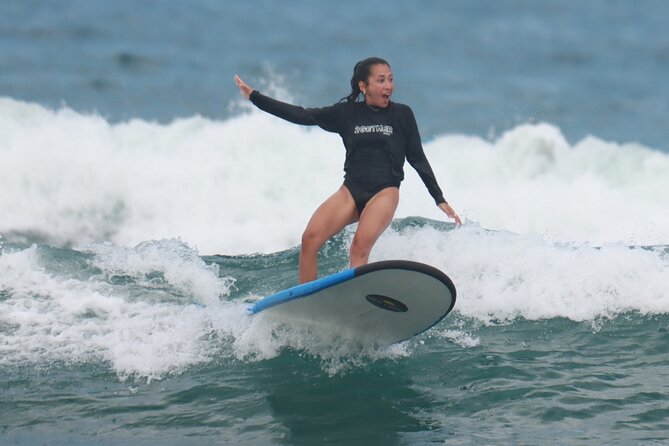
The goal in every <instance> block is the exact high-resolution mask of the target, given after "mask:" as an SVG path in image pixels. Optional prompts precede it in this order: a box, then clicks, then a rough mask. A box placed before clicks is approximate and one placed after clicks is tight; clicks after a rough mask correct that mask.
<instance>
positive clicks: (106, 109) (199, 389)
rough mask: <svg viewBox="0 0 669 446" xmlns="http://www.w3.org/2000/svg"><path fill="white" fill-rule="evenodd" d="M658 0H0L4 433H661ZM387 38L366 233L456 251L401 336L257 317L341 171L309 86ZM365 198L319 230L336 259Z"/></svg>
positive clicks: (603, 440) (666, 89) (35, 439)
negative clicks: (393, 137) (444, 302)
mask: <svg viewBox="0 0 669 446" xmlns="http://www.w3.org/2000/svg"><path fill="white" fill-rule="evenodd" d="M666 23H669V4H667V3H666V2H663V1H652V0H648V1H643V2H631V1H589V2H576V1H542V2H532V1H520V0H518V1H503V2H502V1H492V0H491V1H480V0H479V1H448V2H442V1H422V2H413V3H406V4H393V3H388V2H380V1H366V2H339V3H336V2H325V1H312V2H306V1H295V2H269V1H256V2H234V1H232V2H214V1H206V0H198V1H192V2H176V1H163V2H158V1H148V2H131V1H127V0H121V1H116V2H103V1H68V2H51V1H4V2H2V3H0V444H2V445H5V444H6V445H34V444H74V445H87V444H93V443H95V444H100V445H117V444H137V445H148V444H158V443H159V444H169V445H171V444H174V445H190V444H193V445H195V444H198V445H199V444H204V443H209V444H241V445H268V444H272V445H273V444H277V445H279V444H286V445H314V444H346V445H376V444H378V445H423V444H447V445H479V444H504V445H507V444H523V445H543V444H564V445H573V444H578V445H637V444H649V445H653V444H657V445H660V444H667V442H669V384H668V383H669V176H668V175H667V172H669V124H668V121H667V119H666V116H668V115H669V84H668V83H667V82H666V79H667V78H668V77H669V32H668V31H667V29H666V28H667V27H666ZM369 55H379V56H382V57H385V58H387V59H388V60H389V61H390V62H391V64H392V67H393V71H394V74H395V79H396V91H395V99H396V100H397V101H398V102H404V103H407V104H409V105H411V106H412V108H413V109H414V112H415V114H416V116H417V120H418V124H419V128H420V130H421V133H422V136H423V143H424V148H425V151H426V153H427V156H428V158H429V159H430V162H431V164H432V166H433V169H434V170H435V173H436V174H437V177H438V179H439V182H440V184H441V186H442V189H444V192H445V195H446V197H447V199H448V200H449V202H451V203H452V205H453V206H454V207H455V208H456V209H457V210H458V211H459V213H460V214H461V215H462V216H463V217H465V218H466V223H465V225H463V226H462V227H457V228H456V227H454V225H453V224H452V223H450V222H448V221H445V220H444V219H443V218H442V215H443V214H441V213H440V211H439V210H438V209H436V208H435V207H434V203H433V202H432V200H431V198H430V197H429V195H428V193H427V191H426V190H425V187H424V186H423V185H422V183H421V182H420V180H419V178H418V176H417V175H416V174H415V172H413V171H412V170H411V168H410V167H409V166H407V168H406V180H405V181H404V183H403V184H402V190H401V201H400V205H399V208H398V211H397V213H396V219H395V220H394V222H393V224H392V225H391V227H390V228H389V229H388V230H387V231H386V232H385V233H384V234H383V236H382V237H381V239H380V240H379V241H378V243H377V245H376V246H375V249H374V251H373V252H372V258H371V260H384V259H398V258H399V259H407V260H416V261H421V262H425V263H428V264H431V265H434V266H436V267H438V268H440V269H442V270H443V271H445V272H446V273H447V274H448V275H449V276H450V277H451V279H452V280H453V281H454V283H455V285H456V287H457V289H458V301H457V303H456V306H455V309H454V310H453V312H452V313H451V314H450V315H449V316H448V317H446V318H445V319H444V320H443V321H442V322H441V323H440V324H438V325H437V326H435V327H434V328H432V329H431V330H429V331H428V332H426V333H423V334H421V335H419V336H417V337H415V338H413V339H411V340H409V341H406V342H404V343H401V344H397V345H393V346H390V347H379V346H373V345H361V344H360V343H353V342H351V341H344V340H338V339H334V340H333V339H329V338H324V337H321V336H317V335H315V334H314V333H308V332H304V331H302V330H300V329H299V327H285V326H281V325H280V324H277V323H276V322H273V321H270V320H265V319H263V318H260V317H256V318H250V317H248V316H247V315H246V313H245V310H246V307H247V306H248V304H249V303H250V302H253V301H255V300H256V299H258V298H261V297H262V296H265V295H268V294H271V293H274V292H277V291H279V290H281V289H284V288H287V287H289V286H292V285H295V284H296V283H297V262H298V253H299V243H300V236H301V232H302V230H303V228H304V226H305V224H306V222H307V221H308V219H309V217H310V215H311V213H312V212H313V210H314V209H315V208H316V207H317V206H318V204H319V203H320V202H322V201H323V199H324V198H326V197H327V196H328V195H329V194H331V193H332V192H333V191H334V190H336V188H337V187H338V186H339V184H340V183H341V180H342V165H343V159H344V151H343V148H342V145H341V141H340V140H339V138H338V137H337V136H336V135H332V134H327V133H325V132H323V131H320V130H318V129H313V128H304V127H298V126H294V125H291V124H288V123H286V122H283V121H281V120H279V119H277V118H274V117H272V116H269V115H266V114H263V113H261V112H259V111H257V110H254V109H253V108H252V107H250V106H249V104H248V103H246V102H244V101H241V100H240V97H239V93H238V91H237V89H236V87H235V86H234V83H233V82H232V77H233V75H234V74H240V75H241V76H242V77H244V78H245V79H246V80H247V81H248V82H249V83H250V84H251V85H253V86H256V87H257V88H259V89H261V90H262V91H265V92H267V93H270V94H272V95H275V96H277V97H279V98H283V99H286V100H290V101H293V102H296V103H300V104H303V105H306V106H318V105H325V104H331V103H334V102H336V101H337V100H339V98H341V97H343V96H345V95H346V94H347V91H346V86H347V84H348V79H349V78H350V73H351V70H352V67H353V65H354V63H355V62H356V61H357V60H359V59H361V58H364V57H367V56H369ZM354 231H355V226H353V227H349V228H347V229H346V230H345V231H343V232H342V233H341V234H338V235H337V236H335V237H334V238H333V239H332V240H330V241H329V242H328V243H327V244H326V245H325V246H324V248H323V250H322V251H321V253H320V265H321V271H320V272H321V274H328V273H334V272H337V271H340V270H342V269H345V268H347V265H348V247H349V245H350V242H351V239H352V236H353V233H354Z"/></svg>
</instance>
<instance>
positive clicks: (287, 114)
mask: <svg viewBox="0 0 669 446" xmlns="http://www.w3.org/2000/svg"><path fill="white" fill-rule="evenodd" d="M234 79H235V84H237V87H238V88H239V92H240V93H241V94H242V96H244V97H245V98H246V99H249V100H250V101H251V102H252V103H253V104H254V105H255V106H256V107H258V108H259V109H261V110H263V111H266V112H267V113H271V114H273V115H274V116H278V117H279V118H282V119H285V120H286V121H289V122H292V123H294V124H300V125H317V126H319V127H320V128H322V129H324V130H327V131H328V132H335V133H338V132H339V130H340V122H339V121H340V116H341V108H340V107H338V106H337V105H334V106H330V107H322V108H304V107H300V106H298V105H293V104H289V103H287V102H281V101H277V100H276V99H272V98H270V97H269V96H265V95H263V94H261V93H260V92H259V91H258V90H255V89H253V88H251V87H250V86H249V85H248V84H247V83H246V82H244V81H243V80H242V78H241V77H239V76H238V75H236V76H235V78H234Z"/></svg>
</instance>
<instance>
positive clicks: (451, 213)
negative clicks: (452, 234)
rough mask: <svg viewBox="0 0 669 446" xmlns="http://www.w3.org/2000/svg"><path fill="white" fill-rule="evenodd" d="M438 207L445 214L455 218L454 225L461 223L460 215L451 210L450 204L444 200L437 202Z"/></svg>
mask: <svg viewBox="0 0 669 446" xmlns="http://www.w3.org/2000/svg"><path fill="white" fill-rule="evenodd" d="M439 209H441V210H442V211H444V213H445V214H446V215H448V216H449V217H450V218H452V219H453V220H455V224H456V225H461V224H462V220H460V216H459V215H458V214H457V212H455V211H454V210H453V208H452V207H451V205H450V204H448V203H446V202H444V203H439Z"/></svg>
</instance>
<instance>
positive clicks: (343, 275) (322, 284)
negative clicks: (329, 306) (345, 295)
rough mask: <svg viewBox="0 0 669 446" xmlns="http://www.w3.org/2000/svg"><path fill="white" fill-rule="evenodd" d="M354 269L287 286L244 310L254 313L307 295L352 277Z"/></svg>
mask: <svg viewBox="0 0 669 446" xmlns="http://www.w3.org/2000/svg"><path fill="white" fill-rule="evenodd" d="M355 271H356V269H355V268H351V269H347V270H344V271H341V272H338V273H335V274H332V275H330V276H327V277H323V278H321V279H317V280H314V281H313V282H307V283H303V284H301V285H297V286H294V287H292V288H288V289H287V290H283V291H280V292H278V293H276V294H272V295H271V296H267V297H265V298H263V299H261V300H259V301H258V302H256V303H255V304H253V305H251V306H250V307H248V308H247V309H246V312H247V313H248V314H256V313H258V312H260V311H262V310H266V309H267V308H271V307H273V306H275V305H278V304H280V303H284V302H288V301H291V300H294V299H298V298H300V297H305V296H309V295H310V294H314V293H316V292H318V291H320V290H324V289H325V288H330V287H331V286H334V285H337V284H339V283H342V282H346V281H347V280H349V279H352V278H354V277H355V275H356V274H355Z"/></svg>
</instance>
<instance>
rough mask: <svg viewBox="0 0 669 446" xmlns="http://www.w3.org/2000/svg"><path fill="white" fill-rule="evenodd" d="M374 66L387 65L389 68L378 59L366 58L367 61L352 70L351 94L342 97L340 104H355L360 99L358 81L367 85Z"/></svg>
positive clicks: (362, 61)
mask: <svg viewBox="0 0 669 446" xmlns="http://www.w3.org/2000/svg"><path fill="white" fill-rule="evenodd" d="M374 65H387V66H390V64H389V63H388V62H386V61H385V60H384V59H381V58H380V57H368V58H367V59H364V60H361V61H360V62H358V63H357V64H355V67H354V68H353V77H352V78H351V94H349V95H348V96H346V97H343V98H342V99H341V101H340V102H344V101H346V102H356V101H357V100H358V98H359V97H360V93H362V92H361V91H360V86H359V83H360V81H363V82H365V83H367V79H369V75H370V74H371V71H372V66H374Z"/></svg>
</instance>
